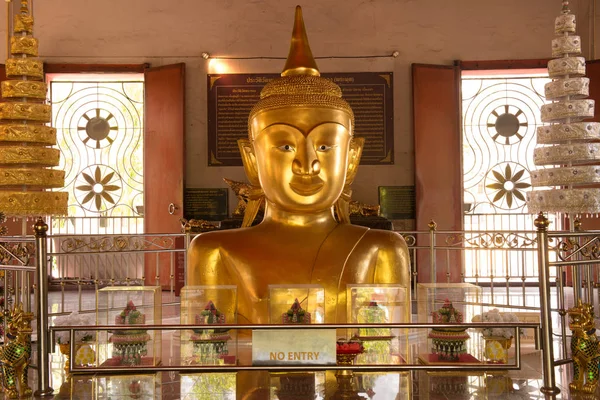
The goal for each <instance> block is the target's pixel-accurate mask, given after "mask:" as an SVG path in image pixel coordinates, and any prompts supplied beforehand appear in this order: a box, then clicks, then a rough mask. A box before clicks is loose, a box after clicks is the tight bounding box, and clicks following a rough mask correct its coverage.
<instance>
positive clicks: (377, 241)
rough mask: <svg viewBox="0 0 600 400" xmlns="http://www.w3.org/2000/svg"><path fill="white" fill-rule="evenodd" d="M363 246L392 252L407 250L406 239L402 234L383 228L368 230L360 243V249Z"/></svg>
mask: <svg viewBox="0 0 600 400" xmlns="http://www.w3.org/2000/svg"><path fill="white" fill-rule="evenodd" d="M361 248H367V249H373V248H376V249H377V250H379V251H382V250H383V251H390V252H405V251H407V246H406V241H405V240H404V238H403V237H402V235H401V234H399V233H398V232H394V231H386V230H381V229H369V230H368V231H366V232H365V234H364V236H363V237H362V239H361V241H360V242H359V243H358V249H361ZM358 249H357V250H358Z"/></svg>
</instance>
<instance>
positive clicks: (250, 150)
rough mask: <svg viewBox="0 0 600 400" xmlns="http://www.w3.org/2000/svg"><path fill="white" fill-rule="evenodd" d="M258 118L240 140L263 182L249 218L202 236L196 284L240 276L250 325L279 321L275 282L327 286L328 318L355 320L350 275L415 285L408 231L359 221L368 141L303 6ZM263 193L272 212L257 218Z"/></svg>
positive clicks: (232, 281)
mask: <svg viewBox="0 0 600 400" xmlns="http://www.w3.org/2000/svg"><path fill="white" fill-rule="evenodd" d="M248 125H249V140H241V141H240V144H239V146H240V150H241V154H242V159H243V162H244V168H245V171H246V175H247V176H248V179H249V181H250V183H251V184H252V185H253V190H251V193H250V195H249V201H248V205H247V208H246V214H245V216H244V225H245V226H246V227H243V228H240V229H233V230H226V231H215V232H208V233H205V234H202V235H199V236H197V237H196V238H195V239H194V240H193V242H192V243H191V247H190V250H189V256H188V268H187V284H188V285H237V296H238V316H237V321H238V323H241V324H245V323H254V324H266V323H268V322H269V310H268V306H267V304H268V301H267V298H268V294H269V291H268V285H270V284H287V285H290V286H293V285H300V284H308V283H312V284H320V285H321V286H323V288H324V289H325V321H324V322H325V323H343V322H346V316H347V311H346V285H347V284H356V283H375V284H380V283H381V284H402V285H405V286H406V288H407V291H408V290H410V280H409V279H410V277H409V256H408V250H407V247H406V244H405V242H404V240H403V238H402V236H401V235H399V234H397V233H395V232H392V231H381V230H373V229H368V228H365V227H361V226H355V225H351V224H350V223H349V218H348V204H349V201H350V189H349V186H350V184H351V183H352V181H353V180H354V177H355V176H356V170H357V167H358V164H359V161H360V154H361V151H362V144H363V141H362V140H360V139H357V138H355V137H354V136H353V128H354V114H353V112H352V110H351V108H350V106H349V105H348V103H347V102H346V101H345V100H343V99H342V97H341V89H340V88H339V87H338V86H337V85H336V84H335V83H333V82H332V81H330V80H328V79H325V78H322V77H320V74H319V70H318V68H317V65H316V63H315V60H314V59H313V56H312V53H311V50H310V47H309V45H308V39H307V37H306V32H305V29H304V21H303V19H302V10H301V9H300V7H297V8H296V16H295V23H294V29H293V36H292V42H291V48H290V53H289V56H288V59H287V62H286V65H285V68H284V70H283V72H282V73H281V77H280V78H277V79H274V80H273V81H271V82H269V83H268V84H267V85H266V86H265V87H264V89H263V90H262V92H261V96H260V100H259V102H258V103H257V104H256V105H255V106H254V108H253V109H252V111H251V113H250V116H249V121H248ZM263 202H264V205H265V212H264V218H263V221H262V222H261V223H260V224H258V225H256V226H252V227H251V226H250V225H251V223H252V221H253V220H254V217H255V215H256V212H257V211H258V210H259V209H260V207H261V204H263ZM334 209H335V214H337V215H338V218H339V220H337V219H336V218H335V216H334ZM406 298H410V293H407V297H406Z"/></svg>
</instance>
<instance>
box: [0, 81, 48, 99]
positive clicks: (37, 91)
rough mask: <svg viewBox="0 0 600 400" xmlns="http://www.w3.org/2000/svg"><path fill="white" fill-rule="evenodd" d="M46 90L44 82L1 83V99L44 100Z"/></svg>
mask: <svg viewBox="0 0 600 400" xmlns="http://www.w3.org/2000/svg"><path fill="white" fill-rule="evenodd" d="M47 90H48V88H47V86H46V84H45V83H44V82H39V81H19V80H10V81H3V82H2V97H5V98H9V97H27V98H34V99H40V100H46V92H47Z"/></svg>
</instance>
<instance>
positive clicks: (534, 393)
mask: <svg viewBox="0 0 600 400" xmlns="http://www.w3.org/2000/svg"><path fill="white" fill-rule="evenodd" d="M88 297H89V298H88ZM92 298H93V293H89V294H84V296H83V298H82V299H79V298H78V297H77V295H76V293H72V294H71V293H66V295H65V294H55V293H54V294H53V293H51V295H50V303H51V307H54V310H55V312H56V311H57V308H56V307H57V304H58V303H59V302H60V303H62V304H63V305H64V304H67V305H69V307H68V308H66V310H70V309H71V310H72V309H74V308H75V306H76V305H75V304H76V303H80V301H84V302H87V301H93V300H92ZM63 300H64V303H63ZM61 308H62V307H61ZM66 310H65V311H66ZM178 322H179V310H178V307H177V306H167V307H165V308H164V309H163V323H178ZM411 340H412V339H411ZM420 340H422V338H421V339H419V338H416V341H417V342H418V341H420ZM411 344H412V343H411ZM522 346H523V347H522V359H521V360H522V368H521V370H518V371H505V372H498V373H494V374H485V373H482V372H481V373H479V372H473V373H470V374H467V373H464V372H461V371H456V372H425V371H413V372H410V373H356V372H355V373H354V374H350V373H347V374H343V373H339V372H338V373H337V374H336V372H333V371H331V372H329V371H328V372H326V373H325V372H315V373H293V374H290V373H288V374H283V373H278V374H269V373H266V372H262V371H258V372H253V373H248V372H245V373H238V374H236V373H221V374H180V373H178V372H161V373H156V374H145V373H144V371H143V369H141V368H140V369H138V370H133V369H132V371H131V373H130V374H129V373H128V374H119V375H110V376H107V375H98V374H92V375H73V376H71V377H70V378H69V377H67V374H66V373H65V371H64V363H65V356H64V355H62V354H60V352H59V351H58V347H57V349H56V350H57V353H56V354H53V355H52V358H51V365H52V377H51V386H52V387H53V388H54V393H55V397H54V398H56V399H82V400H84V399H98V400H100V399H105V400H108V399H164V400H175V399H189V400H192V399H202V400H203V399H207V400H208V399H223V400H225V399H265V400H266V399H268V400H271V399H273V400H275V399H278V400H286V399H294V400H296V399H300V400H302V399H306V400H308V399H310V400H313V399H377V400H388V399H389V400H402V399H432V400H433V399H436V400H437V399H439V400H443V399H459V400H460V399H465V400H466V399H546V398H549V397H546V396H544V395H543V394H542V393H541V392H540V388H541V387H542V386H543V382H542V372H541V370H542V368H541V352H540V351H538V350H535V348H534V345H533V343H523V344H522ZM556 347H560V346H556ZM180 349H181V345H180V340H179V333H176V332H173V331H171V332H164V333H163V335H162V360H163V365H170V364H171V365H177V363H178V362H179V353H180ZM571 371H572V367H571V366H570V365H566V366H562V367H557V368H556V375H557V385H558V386H559V388H560V389H561V394H559V395H558V396H556V397H555V398H556V399H577V398H579V399H586V400H588V399H590V400H591V399H600V392H599V394H597V395H591V396H587V397H576V396H572V395H570V394H569V392H568V389H565V388H567V387H568V383H569V382H570V379H571V378H570V375H571ZM35 375H36V372H35V371H34V370H31V371H30V381H31V384H32V387H34V388H35V387H36V386H35V381H36V379H35Z"/></svg>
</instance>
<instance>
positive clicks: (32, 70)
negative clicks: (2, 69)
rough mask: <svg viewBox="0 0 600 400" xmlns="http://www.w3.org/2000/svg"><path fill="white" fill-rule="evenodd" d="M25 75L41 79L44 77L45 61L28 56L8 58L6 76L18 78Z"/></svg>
mask: <svg viewBox="0 0 600 400" xmlns="http://www.w3.org/2000/svg"><path fill="white" fill-rule="evenodd" d="M23 75H24V76H27V77H30V78H35V79H39V80H42V79H44V63H43V62H41V61H39V60H31V59H28V58H9V59H8V60H6V76H7V77H8V78H17V77H21V76H23Z"/></svg>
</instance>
